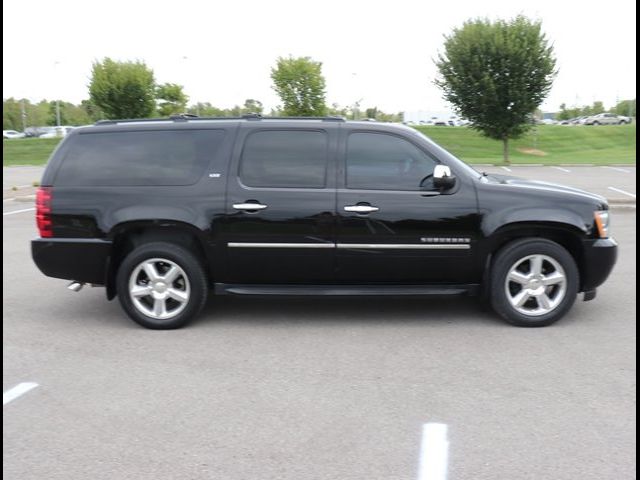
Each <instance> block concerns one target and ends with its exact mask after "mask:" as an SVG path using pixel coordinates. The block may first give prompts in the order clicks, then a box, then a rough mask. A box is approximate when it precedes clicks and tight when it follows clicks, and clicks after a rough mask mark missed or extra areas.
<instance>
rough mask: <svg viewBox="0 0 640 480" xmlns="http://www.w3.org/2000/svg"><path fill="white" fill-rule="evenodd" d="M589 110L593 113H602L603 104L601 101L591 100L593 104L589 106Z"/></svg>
mask: <svg viewBox="0 0 640 480" xmlns="http://www.w3.org/2000/svg"><path fill="white" fill-rule="evenodd" d="M591 111H592V112H593V115H597V114H599V113H603V112H604V105H603V104H602V102H593V105H592V106H591Z"/></svg>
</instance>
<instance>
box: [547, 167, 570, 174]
mask: <svg viewBox="0 0 640 480" xmlns="http://www.w3.org/2000/svg"><path fill="white" fill-rule="evenodd" d="M551 168H555V169H556V170H562V171H563V172H566V173H571V170H567V169H566V168H562V167H551Z"/></svg>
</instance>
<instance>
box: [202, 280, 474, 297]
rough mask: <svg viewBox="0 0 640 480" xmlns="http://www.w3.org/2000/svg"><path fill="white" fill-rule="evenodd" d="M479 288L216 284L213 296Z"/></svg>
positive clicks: (470, 290) (470, 291) (467, 289)
mask: <svg viewBox="0 0 640 480" xmlns="http://www.w3.org/2000/svg"><path fill="white" fill-rule="evenodd" d="M479 287H480V286H479V285H476V284H473V285H433V286H430V285H241V284H227V283H216V284H215V288H214V291H215V294H216V295H291V296H316V295H320V296H370V295H390V296H393V295H397V296H402V295H417V296H421V295H477V294H478V291H479Z"/></svg>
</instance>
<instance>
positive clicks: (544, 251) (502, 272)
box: [491, 239, 579, 327]
mask: <svg viewBox="0 0 640 480" xmlns="http://www.w3.org/2000/svg"><path fill="white" fill-rule="evenodd" d="M578 284H579V273H578V268H577V266H576V263H575V261H574V259H573V257H572V256H571V255H570V254H569V252H567V250H565V249H564V247H562V246H560V245H558V244H557V243H555V242H552V241H550V240H544V239H524V240H518V241H515V242H513V243H511V244H509V245H507V246H506V247H504V248H503V249H502V250H501V251H500V252H499V253H498V255H497V256H496V258H495V261H494V263H493V268H492V275H491V303H492V305H493V308H494V310H495V311H496V312H497V313H499V314H500V315H501V316H502V317H503V318H504V319H505V320H507V322H509V323H511V324H513V325H516V326H520V327H543V326H546V325H550V324H552V323H554V322H556V321H557V320H559V319H560V318H561V317H562V316H563V315H564V314H565V313H567V311H569V309H570V308H571V306H572V305H573V303H574V301H575V299H576V296H577V293H578Z"/></svg>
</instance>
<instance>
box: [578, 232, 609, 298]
mask: <svg viewBox="0 0 640 480" xmlns="http://www.w3.org/2000/svg"><path fill="white" fill-rule="evenodd" d="M583 246H584V249H583V252H584V262H583V268H582V271H581V274H582V278H581V281H580V291H581V292H586V291H590V290H594V289H595V288H597V287H599V286H600V285H602V284H603V283H604V282H605V280H606V279H607V278H608V277H609V274H610V273H611V270H613V266H614V265H615V263H616V259H617V258H618V242H616V241H615V240H614V239H613V238H601V239H597V240H584V241H583Z"/></svg>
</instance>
